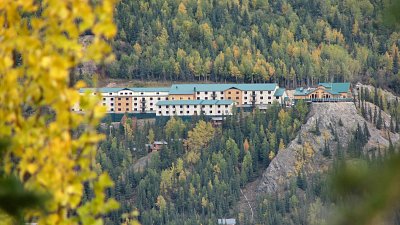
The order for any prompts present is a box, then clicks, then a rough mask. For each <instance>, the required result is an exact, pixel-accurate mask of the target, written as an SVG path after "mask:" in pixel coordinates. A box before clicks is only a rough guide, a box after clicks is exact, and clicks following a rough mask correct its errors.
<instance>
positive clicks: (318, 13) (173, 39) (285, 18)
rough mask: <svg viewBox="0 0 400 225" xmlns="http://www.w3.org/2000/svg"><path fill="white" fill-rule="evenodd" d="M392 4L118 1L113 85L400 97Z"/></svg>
mask: <svg viewBox="0 0 400 225" xmlns="http://www.w3.org/2000/svg"><path fill="white" fill-rule="evenodd" d="M388 2H391V1H386V0H359V1H358V0H344V1H342V0H340V1H339V0H301V1H299V0H285V1H268V0H184V1H181V0H168V1H161V0H152V1H144V0H138V1H136V0H135V1H133V0H121V1H120V2H119V3H118V4H117V6H116V10H115V23H116V24H117V26H118V33H117V36H116V37H115V38H114V39H113V40H111V45H112V47H113V49H114V53H115V55H116V61H115V62H114V63H112V64H111V65H108V66H106V67H105V70H104V71H105V74H107V75H106V76H107V77H111V78H123V79H139V80H148V79H150V80H171V81H202V82H204V81H215V82H277V83H279V84H280V85H281V86H285V87H290V88H292V87H296V86H298V85H303V86H304V85H315V84H316V83H317V82H323V81H328V82H330V81H338V82H341V81H363V82H365V83H371V84H375V85H378V86H382V87H389V88H391V89H392V90H394V91H396V92H397V93H399V92H400V77H399V74H398V73H399V50H398V47H399V44H400V43H399V35H400V34H399V33H397V32H394V31H393V28H394V26H392V25H391V24H390V23H387V22H385V21H390V19H387V18H386V17H385V16H384V15H390V14H388V13H385V12H386V11H385V10H387V8H390V7H392V5H390V3H388Z"/></svg>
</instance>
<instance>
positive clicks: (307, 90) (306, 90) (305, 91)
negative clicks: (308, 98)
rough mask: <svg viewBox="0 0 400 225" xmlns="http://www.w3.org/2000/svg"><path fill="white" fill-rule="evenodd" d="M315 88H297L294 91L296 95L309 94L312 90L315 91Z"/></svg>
mask: <svg viewBox="0 0 400 225" xmlns="http://www.w3.org/2000/svg"><path fill="white" fill-rule="evenodd" d="M314 90H315V88H302V87H300V88H296V90H295V91H294V95H308V94H310V93H311V92H313V91H314Z"/></svg>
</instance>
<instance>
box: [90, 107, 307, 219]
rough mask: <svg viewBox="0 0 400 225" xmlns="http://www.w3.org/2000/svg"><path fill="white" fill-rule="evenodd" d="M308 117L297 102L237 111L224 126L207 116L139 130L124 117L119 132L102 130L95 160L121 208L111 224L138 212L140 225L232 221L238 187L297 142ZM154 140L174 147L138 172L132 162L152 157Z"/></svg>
mask: <svg viewBox="0 0 400 225" xmlns="http://www.w3.org/2000/svg"><path fill="white" fill-rule="evenodd" d="M307 113H308V106H307V105H306V104H305V103H300V104H297V105H296V106H295V107H293V108H290V109H282V108H281V107H280V106H279V105H274V106H272V107H271V108H270V109H268V110H267V111H266V112H260V111H258V110H256V111H255V112H253V113H250V114H247V113H243V112H238V113H235V114H234V115H233V116H230V117H228V118H227V120H226V121H225V123H224V124H223V126H222V127H214V126H212V125H211V123H209V122H206V121H207V120H205V119H204V118H193V119H192V120H191V121H187V122H185V121H182V120H181V119H180V118H171V119H170V120H168V121H166V120H165V119H157V121H156V122H155V123H154V124H150V123H148V124H141V125H138V121H134V120H132V119H130V118H128V119H126V118H124V119H123V122H122V123H121V125H120V126H119V127H113V126H105V127H104V128H103V129H102V130H103V131H104V132H105V133H106V134H107V139H106V140H105V141H103V143H102V144H101V145H100V150H99V154H98V155H97V160H98V162H99V169H101V170H103V171H108V172H109V173H110V175H111V177H112V178H113V180H114V181H115V184H116V186H115V188H113V189H111V190H110V192H109V194H110V195H111V196H114V197H115V198H116V199H117V200H118V201H120V202H121V206H122V207H121V210H120V211H119V212H117V213H114V214H112V215H110V216H109V217H108V220H107V224H117V222H118V218H120V217H119V214H121V213H124V212H129V211H131V210H132V209H135V208H137V209H138V210H139V212H140V217H139V219H140V221H141V223H142V224H215V223H216V220H217V218H221V217H222V218H225V217H229V216H235V213H234V212H233V211H232V208H233V207H232V206H233V205H234V204H235V203H236V202H237V201H238V199H239V197H240V188H241V187H243V186H244V185H246V184H247V183H248V182H249V181H251V180H253V179H254V178H256V177H257V176H259V175H260V173H261V172H262V171H263V170H264V169H265V168H266V167H267V166H268V164H269V162H270V161H271V159H273V157H274V156H275V155H276V154H277V152H278V151H279V150H281V149H283V148H284V147H285V145H287V144H288V143H289V142H290V141H291V140H292V139H293V138H294V137H295V135H296V133H297V131H298V129H299V128H300V126H301V124H302V123H303V122H304V121H305V117H306V114H307ZM138 126H140V127H143V128H140V129H137V128H138ZM139 130H140V132H139ZM154 140H168V142H169V144H168V146H167V147H165V148H163V149H162V150H161V151H160V152H157V153H155V154H152V156H151V157H152V160H151V162H149V163H148V165H147V167H146V169H145V170H136V169H134V168H133V165H132V164H133V163H134V162H136V161H137V159H138V158H140V157H141V156H143V155H146V154H147V151H146V150H145V143H147V142H151V141H154Z"/></svg>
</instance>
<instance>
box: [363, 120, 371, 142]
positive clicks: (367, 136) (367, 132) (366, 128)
mask: <svg viewBox="0 0 400 225" xmlns="http://www.w3.org/2000/svg"><path fill="white" fill-rule="evenodd" d="M364 135H365V137H366V140H367V141H368V140H369V138H370V137H371V134H370V133H369V129H368V125H367V122H365V121H364Z"/></svg>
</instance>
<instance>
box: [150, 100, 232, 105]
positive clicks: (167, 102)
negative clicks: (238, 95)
mask: <svg viewBox="0 0 400 225" xmlns="http://www.w3.org/2000/svg"><path fill="white" fill-rule="evenodd" d="M232 103H233V101H232V100H165V101H158V102H157V103H156V105H230V104H232Z"/></svg>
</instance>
